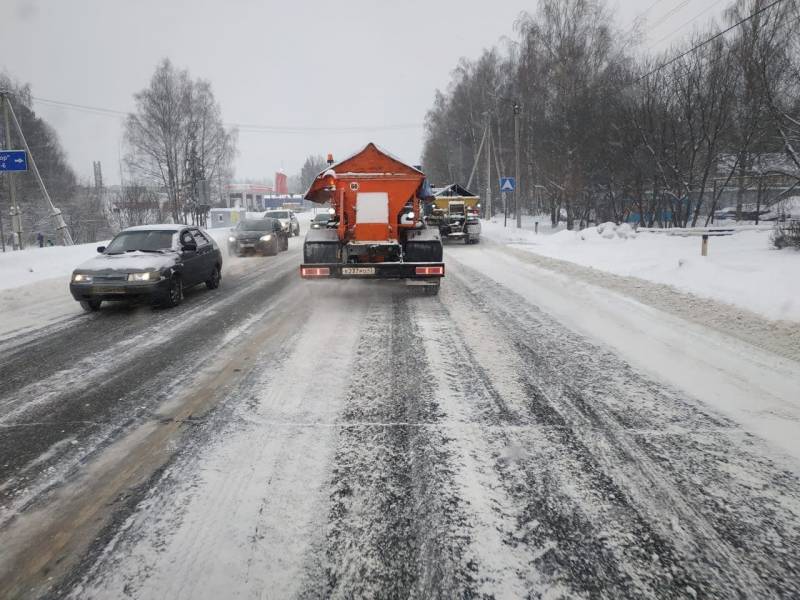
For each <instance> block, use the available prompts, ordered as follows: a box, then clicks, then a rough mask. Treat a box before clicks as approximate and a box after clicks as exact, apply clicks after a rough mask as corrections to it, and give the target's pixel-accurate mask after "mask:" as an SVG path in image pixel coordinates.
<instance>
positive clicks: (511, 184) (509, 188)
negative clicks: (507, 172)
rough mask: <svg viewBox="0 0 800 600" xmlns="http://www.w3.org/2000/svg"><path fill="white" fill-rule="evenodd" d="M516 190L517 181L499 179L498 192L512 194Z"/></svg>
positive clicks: (508, 178)
mask: <svg viewBox="0 0 800 600" xmlns="http://www.w3.org/2000/svg"><path fill="white" fill-rule="evenodd" d="M515 189H517V181H516V179H514V178H513V177H501V178H500V191H501V192H513V191H514V190H515Z"/></svg>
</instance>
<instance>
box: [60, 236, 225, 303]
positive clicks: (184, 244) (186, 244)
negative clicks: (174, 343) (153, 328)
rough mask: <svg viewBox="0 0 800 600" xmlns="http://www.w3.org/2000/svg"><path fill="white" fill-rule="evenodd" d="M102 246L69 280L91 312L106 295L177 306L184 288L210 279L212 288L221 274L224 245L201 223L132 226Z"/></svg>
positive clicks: (73, 295)
mask: <svg viewBox="0 0 800 600" xmlns="http://www.w3.org/2000/svg"><path fill="white" fill-rule="evenodd" d="M97 251H98V252H99V253H100V256H95V257H94V258H92V259H90V260H88V261H86V262H85V263H83V264H81V265H80V266H79V267H78V268H77V269H75V270H74V271H73V273H72V280H71V282H70V284H69V291H70V292H71V293H72V297H73V298H75V300H77V301H78V302H80V303H81V306H82V307H83V309H84V310H86V311H96V310H98V309H99V308H100V305H101V304H102V302H103V301H105V300H132V301H147V302H150V303H153V304H161V305H164V306H169V307H172V306H177V305H178V304H180V302H181V300H183V292H184V290H185V289H187V288H190V287H192V286H194V285H197V284H199V283H205V285H206V287H207V288H208V289H210V290H213V289H216V288H217V287H219V282H220V279H221V277H222V253H221V252H220V250H219V246H217V243H216V242H215V241H214V239H213V238H212V237H211V236H210V235H208V233H206V232H205V231H203V230H202V229H200V228H198V227H187V226H186V225H180V224H177V225H140V226H138V227H129V228H128V229H125V230H124V231H121V232H120V233H118V234H117V235H116V236H114V239H113V240H111V242H110V243H109V244H108V246H99V247H98V248H97Z"/></svg>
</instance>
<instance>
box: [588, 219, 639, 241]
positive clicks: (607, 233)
mask: <svg viewBox="0 0 800 600" xmlns="http://www.w3.org/2000/svg"><path fill="white" fill-rule="evenodd" d="M592 231H596V232H597V234H598V235H599V236H600V237H601V238H603V239H604V240H613V239H616V238H620V239H622V240H627V239H629V238H635V237H636V230H635V229H634V228H633V227H631V226H630V225H629V224H628V223H623V224H622V225H617V224H616V223H614V222H612V221H609V222H607V223H602V224H600V225H598V226H597V227H588V228H586V229H584V230H583V231H581V235H582V236H583V237H582V238H581V239H583V240H586V239H587V238H591V232H592Z"/></svg>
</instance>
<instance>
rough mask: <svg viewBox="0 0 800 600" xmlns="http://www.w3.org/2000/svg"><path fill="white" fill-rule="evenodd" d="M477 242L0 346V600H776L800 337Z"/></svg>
mask: <svg viewBox="0 0 800 600" xmlns="http://www.w3.org/2000/svg"><path fill="white" fill-rule="evenodd" d="M492 227H493V226H492V225H489V226H488V227H487V230H490V229H491V228H492ZM500 228H502V225H501V226H500ZM487 234H488V237H489V238H494V240H495V241H494V242H493V241H492V240H491V239H487V240H485V243H481V244H479V245H469V246H465V245H463V244H451V245H448V247H447V249H446V250H445V262H446V264H447V277H446V278H445V280H444V282H443V284H442V289H441V293H440V295H439V296H437V297H431V296H420V295H418V294H416V293H414V291H412V290H409V289H406V288H405V287H404V286H403V285H402V284H399V283H398V282H391V281H388V282H371V281H314V282H308V281H302V280H300V279H299V277H298V275H297V265H298V264H299V262H300V261H301V260H302V254H301V249H300V246H301V241H302V240H301V239H298V238H295V239H292V240H291V243H290V249H289V252H287V253H283V254H281V255H280V256H279V257H276V258H274V259H230V260H228V261H227V262H226V277H225V278H224V279H223V282H222V286H221V287H220V288H219V289H218V290H214V291H208V290H204V289H199V290H196V291H195V293H194V294H193V295H190V296H189V297H188V298H187V301H186V302H185V303H183V304H182V305H181V306H180V307H178V308H177V309H174V310H169V311H166V310H165V311H152V310H150V309H144V308H135V307H129V308H126V307H113V306H112V307H104V308H103V309H101V310H100V311H99V312H98V313H94V314H91V315H82V316H81V318H79V319H69V320H65V321H62V322H61V323H59V324H58V325H57V326H52V325H47V326H42V324H40V325H39V328H35V329H32V330H31V331H30V332H26V333H25V335H16V336H13V337H11V338H6V339H3V338H2V336H0V408H2V410H3V414H4V415H5V416H4V417H3V418H0V428H2V429H0V430H2V431H3V435H2V436H0V537H2V539H3V543H4V545H3V552H2V553H0V597H37V596H41V597H70V598H80V599H81V600H83V599H84V598H116V597H131V598H141V599H143V600H144V599H150V598H162V597H170V598H192V599H193V600H194V599H197V598H219V597H227V596H231V597H233V596H236V597H252V598H255V597H281V598H282V597H299V598H312V597H313V598H317V597H341V598H346V597H420V598H427V597H495V598H519V597H538V598H601V599H609V600H610V599H615V600H616V599H617V598H730V597H739V596H741V597H752V598H773V597H775V598H777V597H786V598H789V597H792V598H795V597H800V582H799V581H798V580H797V577H796V573H797V572H798V570H799V569H800V558H799V557H800V518H799V516H800V441H798V440H800V435H798V434H800V428H799V427H798V423H800V400H798V396H797V392H796V390H797V389H800V343H797V342H798V340H800V324H798V323H795V322H786V321H781V322H778V321H772V322H770V321H768V320H767V319H764V318H761V317H758V316H757V315H755V314H752V313H747V312H746V311H743V310H739V309H737V308H736V307H733V306H728V305H726V304H723V303H721V302H717V301H713V300H708V299H701V300H698V298H697V297H696V296H692V295H690V294H686V293H682V292H680V291H678V290H676V289H674V288H672V287H670V286H668V285H662V284H656V283H652V282H649V281H644V280H643V279H636V278H634V277H622V276H620V275H616V274H612V273H609V272H608V271H602V270H595V269H592V268H589V267H585V266H582V265H581V264H578V263H577V261H575V262H570V261H564V260H557V259H554V258H550V257H548V256H543V255H541V254H539V253H531V252H528V251H526V250H529V249H531V248H535V247H537V246H538V244H537V246H533V245H531V243H530V240H529V239H528V238H527V237H526V238H524V239H516V240H513V241H514V242H516V243H507V242H509V241H511V240H510V239H505V240H504V238H503V235H502V233H497V232H492V231H488V232H487ZM219 235H222V236H224V235H225V233H224V232H220V233H219ZM531 235H532V234H531ZM757 235H761V234H757ZM570 236H572V237H573V238H574V235H573V234H566V235H565V234H554V235H551V236H549V238H551V240H550V241H549V242H547V243H546V244H542V245H543V246H547V245H548V244H549V245H552V246H553V247H555V246H556V245H557V244H559V243H562V245H564V246H565V247H569V246H570V244H572V245H575V246H577V245H578V244H579V243H581V244H584V243H589V244H593V245H594V247H596V248H599V250H598V253H599V252H601V251H602V249H603V248H604V247H608V248H614V247H619V248H625V249H626V252H628V253H629V254H630V250H631V249H635V248H637V247H639V246H636V244H639V243H640V242H643V243H642V247H646V245H647V243H648V242H647V241H644V240H645V238H644V237H643V236H640V237H639V238H638V239H636V240H630V239H625V240H622V239H620V238H619V236H617V235H616V234H614V238H613V239H608V240H606V239H602V240H601V239H590V240H589V241H588V242H587V240H580V241H576V240H574V239H573V240H572V241H566V242H563V241H562V242H558V241H557V240H558V239H559V238H567V239H568V238H569V237H570ZM595 237H597V236H596V234H595ZM532 241H533V242H538V241H539V240H537V239H535V238H534V239H533V240H532ZM691 241H692V242H693V243H694V244H699V240H697V239H696V238H691ZM718 241H719V240H712V252H713V250H714V248H716V246H715V245H714V244H715V243H716V242H718ZM659 243H664V242H659ZM603 244H605V245H606V246H603ZM623 244H628V246H624V245H623ZM622 256H625V255H624V254H623V255H622ZM788 256H792V255H788ZM656 259H657V256H653V258H652V260H654V261H655V260H656ZM586 260H588V259H586ZM609 260H610V259H609ZM630 260H633V258H632V259H630ZM54 281H55V282H58V285H61V286H63V285H64V281H65V280H64V277H57V278H56V279H46V280H42V281H40V282H38V283H36V284H29V285H26V286H23V288H24V289H30V288H31V287H32V286H34V285H48V284H49V282H54ZM23 288H16V289H17V290H20V289H23ZM70 302H71V300H70ZM75 304H76V303H74V302H71V305H72V306H73V307H74V305H75ZM32 305H33V306H36V305H37V303H36V302H32ZM712 317H713V318H712ZM4 320H8V317H7V315H5V314H2V315H0V322H2V321H4ZM200 324H202V326H199V325H200ZM792 336H795V337H792ZM42 356H46V357H47V360H44V361H43V360H41V357H42ZM76 374H77V375H76ZM4 518H5V522H4ZM37 586H38V587H37ZM23 589H24V591H25V592H30V590H34V592H35V591H36V590H38V591H39V592H40V593H38V594H37V593H28V594H27V596H26V595H25V594H24V593H22V592H20V593H16V594H15V593H14V592H15V591H16V592H18V591H19V590H23Z"/></svg>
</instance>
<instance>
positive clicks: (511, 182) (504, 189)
mask: <svg viewBox="0 0 800 600" xmlns="http://www.w3.org/2000/svg"><path fill="white" fill-rule="evenodd" d="M515 189H517V180H516V179H515V178H514V177H501V178H500V193H501V194H502V196H503V227H507V226H508V196H506V194H507V193H513V192H514V190H515Z"/></svg>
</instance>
